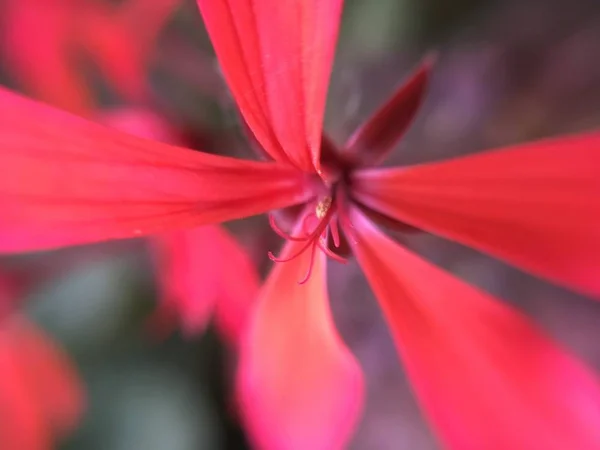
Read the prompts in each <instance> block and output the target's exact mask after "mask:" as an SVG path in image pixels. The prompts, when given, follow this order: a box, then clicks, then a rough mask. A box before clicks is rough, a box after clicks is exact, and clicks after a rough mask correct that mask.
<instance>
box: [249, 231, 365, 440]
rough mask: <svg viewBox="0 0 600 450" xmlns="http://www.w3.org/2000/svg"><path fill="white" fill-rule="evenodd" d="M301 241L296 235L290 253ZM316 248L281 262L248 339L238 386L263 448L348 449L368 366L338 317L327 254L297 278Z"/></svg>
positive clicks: (263, 295) (267, 286)
mask: <svg viewBox="0 0 600 450" xmlns="http://www.w3.org/2000/svg"><path fill="white" fill-rule="evenodd" d="M301 244H302V243H298V242H290V243H288V244H287V245H286V247H285V248H284V250H283V253H282V255H281V257H282V258H285V257H289V256H290V255H292V254H294V253H295V252H297V251H298V250H299V245H301ZM308 253H310V252H305V253H304V254H302V255H300V256H298V257H297V258H295V259H293V260H291V261H289V262H285V263H278V264H277V265H276V266H275V268H274V269H273V271H272V272H271V274H270V275H269V278H268V279H267V281H266V284H265V285H264V287H263V290H262V292H261V295H260V299H259V301H258V304H257V305H256V309H255V310H254V316H253V320H252V321H251V323H250V329H249V330H248V334H247V335H246V336H245V339H243V340H242V347H241V355H240V368H239V376H238V392H239V399H240V404H241V411H242V415H243V418H244V420H245V422H246V425H247V429H248V430H249V433H250V435H251V437H252V438H253V440H254V443H255V445H256V446H257V448H261V449H264V450H295V449H298V450H306V449H311V450H333V449H341V448H343V446H344V444H345V443H346V441H347V440H348V439H349V437H350V434H351V433H352V430H353V428H354V426H355V424H356V420H357V419H358V416H359V412H360V409H361V405H362V397H363V379H362V372H361V370H360V368H359V366H358V364H357V363H356V360H355V359H354V357H353V356H352V355H351V354H350V352H349V351H348V349H347V348H346V347H345V345H344V344H343V342H342V341H341V339H340V337H339V335H338V334H337V332H336V330H335V326H334V324H333V322H332V318H331V313H330V310H329V305H328V296H327V287H326V279H325V256H324V254H322V253H321V252H320V251H317V254H316V255H315V256H316V257H315V260H314V266H313V268H312V274H311V276H310V278H309V280H308V281H307V282H306V283H305V284H299V283H298V281H299V280H301V279H302V278H303V277H304V275H305V273H306V270H307V268H308V265H309V259H310V255H309V254H308Z"/></svg>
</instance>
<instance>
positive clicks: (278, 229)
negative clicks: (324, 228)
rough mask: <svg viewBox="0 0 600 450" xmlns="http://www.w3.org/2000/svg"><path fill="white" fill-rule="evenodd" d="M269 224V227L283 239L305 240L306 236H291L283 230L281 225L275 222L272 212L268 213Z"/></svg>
mask: <svg viewBox="0 0 600 450" xmlns="http://www.w3.org/2000/svg"><path fill="white" fill-rule="evenodd" d="M269 225H271V228H272V229H273V231H274V232H275V233H276V234H277V235H278V236H279V237H281V238H283V239H285V240H286V241H294V242H301V241H304V240H306V237H301V236H292V235H291V234H289V233H286V232H285V231H283V230H282V229H281V227H280V226H279V225H277V222H275V216H274V215H273V214H269Z"/></svg>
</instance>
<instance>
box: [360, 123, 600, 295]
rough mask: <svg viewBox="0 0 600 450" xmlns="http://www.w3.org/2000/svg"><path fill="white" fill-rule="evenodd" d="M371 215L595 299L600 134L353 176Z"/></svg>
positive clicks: (599, 264) (599, 291) (599, 280)
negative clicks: (482, 254)
mask: <svg viewBox="0 0 600 450" xmlns="http://www.w3.org/2000/svg"><path fill="white" fill-rule="evenodd" d="M354 186H355V187H356V190H355V192H354V197H355V199H356V200H358V201H360V202H362V203H364V204H365V205H366V206H368V207H369V208H371V209H374V210H376V211H378V212H380V213H383V214H385V215H388V216H389V217H392V218H394V219H396V220H399V221H402V222H406V223H408V224H410V225H413V226H415V227H417V228H421V229H423V230H426V231H429V232H431V233H434V234H437V235H440V236H442V237H445V238H448V239H451V240H454V241H457V242H460V243H461V244H464V245H467V246H470V247H473V248H475V249H477V250H480V251H483V252H486V253H489V254H491V255H493V256H495V257H497V258H500V259H503V260H506V261H507V262H509V263H511V264H514V265H515V266H518V267H520V268H522V269H524V270H527V271H529V272H531V273H533V274H536V275H538V276H541V277H544V278H547V279H549V280H551V281H554V282H557V283H560V284H563V285H565V286H567V287H570V288H572V289H574V290H577V291H580V292H582V293H585V294H589V295H593V296H596V297H598V296H600V277H599V276H598V273H600V258H599V257H598V255H599V254H600V134H597V133H596V134H589V135H581V136H573V137H566V138H562V139H555V140H546V141H540V142H536V143H529V144H523V145H520V146H516V147H513V148H508V149H502V150H495V151H490V152H487V153H482V154H479V155H474V156H467V157H463V158H457V159H454V160H450V161H446V162H440V163H434V164H424V165H421V166H416V167H408V168H396V169H390V170H385V169H384V170H369V171H364V172H359V173H358V174H357V175H356V178H355V183H354Z"/></svg>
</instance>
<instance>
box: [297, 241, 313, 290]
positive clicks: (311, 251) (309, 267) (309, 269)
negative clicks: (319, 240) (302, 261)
mask: <svg viewBox="0 0 600 450" xmlns="http://www.w3.org/2000/svg"><path fill="white" fill-rule="evenodd" d="M316 250H317V246H316V245H313V246H312V248H311V249H310V262H309V263H308V270H307V271H306V275H304V278H302V279H301V280H300V281H298V284H304V283H306V282H307V281H308V279H309V278H310V275H311V274H312V268H313V266H314V263H315V253H316Z"/></svg>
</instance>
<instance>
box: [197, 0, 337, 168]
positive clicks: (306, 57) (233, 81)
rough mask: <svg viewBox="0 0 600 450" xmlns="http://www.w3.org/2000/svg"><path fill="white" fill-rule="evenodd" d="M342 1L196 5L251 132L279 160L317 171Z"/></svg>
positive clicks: (242, 0) (203, 0)
mask: <svg viewBox="0 0 600 450" xmlns="http://www.w3.org/2000/svg"><path fill="white" fill-rule="evenodd" d="M342 3H343V2H342V0H328V1H322V0H259V1H255V0H220V1H214V0H198V6H199V7H200V11H201V13H202V16H203V18H204V22H205V24H206V28H207V30H208V33H209V35H210V37H211V39H212V42H213V46H214V47H215V51H216V53H217V56H218V58H219V61H220V63H221V68H222V70H223V73H224V75H225V79H226V80H227V83H228V85H229V87H230V89H231V91H232V92H233V95H234V97H235V99H236V101H237V104H238V107H239V108H240V110H241V112H242V114H243V116H244V118H245V120H246V122H247V123H248V126H249V127H250V129H251V130H252V131H253V133H254V134H255V136H256V139H257V140H258V142H260V144H261V145H262V146H263V148H264V149H265V150H266V151H267V153H269V154H270V155H271V156H272V157H273V158H274V159H275V160H278V161H291V162H292V163H293V164H294V165H295V166H296V167H298V168H301V169H303V170H305V171H313V170H314V167H316V168H317V169H318V165H319V152H320V148H319V146H320V143H321V132H322V122H323V113H324V109H325V99H326V95H327V87H328V82H329V76H330V73H331V66H332V62H333V57H334V51H335V43H336V40H337V34H338V28H339V22H340V17H341V10H342Z"/></svg>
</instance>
